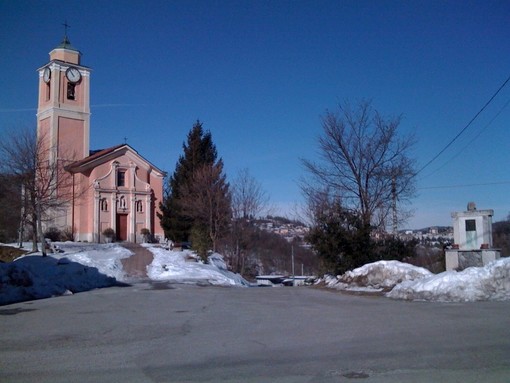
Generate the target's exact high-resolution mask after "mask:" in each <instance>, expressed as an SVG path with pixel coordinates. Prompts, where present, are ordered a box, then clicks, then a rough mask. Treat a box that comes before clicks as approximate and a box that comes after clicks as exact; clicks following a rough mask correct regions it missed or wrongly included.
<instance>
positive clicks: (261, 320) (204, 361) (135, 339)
mask: <svg viewBox="0 0 510 383" xmlns="http://www.w3.org/2000/svg"><path fill="white" fill-rule="evenodd" d="M509 317H510V302H481V303H466V304H463V303H455V304H441V303H426V302H403V301H392V300H388V299H386V298H384V297H366V296H355V295H344V294H340V293H336V292H330V291H324V290H319V289H314V288H304V287H299V288H291V287H289V288H220V287H197V286H185V285H170V284H165V283H158V284H150V283H139V284H135V285H133V286H130V287H124V288H122V287H115V288H109V289H102V290H95V291H91V292H87V293H81V294H76V295H74V296H67V297H59V298H53V299H46V300H40V301H33V302H25V303H19V304H14V305H9V306H3V307H0V382H36V381H37V382H52V383H54V382H66V383H68V382H87V383H89V382H258V383H260V382H298V383H299V382H356V381H362V382H413V383H416V382H482V381H483V382H506V381H510V358H509V355H510V326H509V325H508V324H509V321H508V318H509Z"/></svg>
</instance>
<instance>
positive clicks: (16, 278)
mask: <svg viewBox="0 0 510 383" xmlns="http://www.w3.org/2000/svg"><path fill="white" fill-rule="evenodd" d="M53 245H54V246H55V247H56V248H57V249H58V250H59V252H55V253H49V254H48V256H47V257H42V256H41V253H40V252H39V253H33V254H31V255H26V256H23V257H20V258H18V259H17V260H15V261H14V262H11V263H0V305H5V304H9V303H14V302H20V301H25V300H32V299H41V298H49V297H53V296H58V295H65V294H72V293H76V292H82V291H87V290H91V289H94V288H100V287H109V286H114V285H116V284H117V282H118V281H125V282H129V278H128V276H127V275H126V274H125V272H124V270H123V268H122V262H121V259H122V258H127V257H129V256H131V255H132V253H131V251H129V250H128V249H126V248H124V247H122V246H120V245H119V244H117V243H111V244H96V243H81V242H80V243H77V242H58V243H55V244H53ZM30 247H31V245H30V244H26V246H25V248H30ZM148 249H149V250H150V251H152V252H153V254H154V261H153V263H152V264H151V265H149V266H148V270H147V274H148V276H149V278H150V279H153V280H158V281H161V280H170V281H173V282H177V283H201V284H212V285H223V286H247V285H249V283H248V282H247V281H246V280H244V279H243V278H242V277H241V276H240V275H238V274H234V273H232V272H230V271H228V270H227V267H226V264H225V262H224V261H223V257H222V256H221V255H219V254H213V255H211V256H210V257H209V263H210V264H207V265H206V264H203V263H200V262H198V261H197V257H196V256H195V255H194V254H193V253H192V252H191V251H177V252H176V251H168V250H165V249H163V248H160V247H150V246H149V247H148Z"/></svg>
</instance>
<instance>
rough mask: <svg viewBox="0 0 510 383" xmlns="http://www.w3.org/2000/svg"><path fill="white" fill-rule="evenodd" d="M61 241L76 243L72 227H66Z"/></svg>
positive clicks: (61, 235)
mask: <svg viewBox="0 0 510 383" xmlns="http://www.w3.org/2000/svg"><path fill="white" fill-rule="evenodd" d="M60 240H61V241H63V242H65V241H74V233H73V230H72V228H71V227H70V226H68V227H66V228H65V229H64V230H62V232H61V234H60Z"/></svg>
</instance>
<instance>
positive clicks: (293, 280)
mask: <svg viewBox="0 0 510 383" xmlns="http://www.w3.org/2000/svg"><path fill="white" fill-rule="evenodd" d="M295 277H296V274H295V272H294V245H292V286H294V285H295V282H296V281H295V279H296V278H295Z"/></svg>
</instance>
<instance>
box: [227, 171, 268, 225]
mask: <svg viewBox="0 0 510 383" xmlns="http://www.w3.org/2000/svg"><path fill="white" fill-rule="evenodd" d="M268 202H269V197H268V195H267V193H266V192H265V191H264V190H263V189H262V185H261V184H260V183H259V182H257V180H256V179H255V178H254V177H252V175H251V174H250V171H249V170H248V169H247V168H244V169H241V170H240V171H239V173H238V174H237V177H236V178H235V179H234V181H233V182H232V214H233V216H234V219H241V218H243V219H249V218H254V217H256V216H258V215H259V214H260V213H261V212H262V211H263V210H264V209H265V208H266V207H267V204H268Z"/></svg>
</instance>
